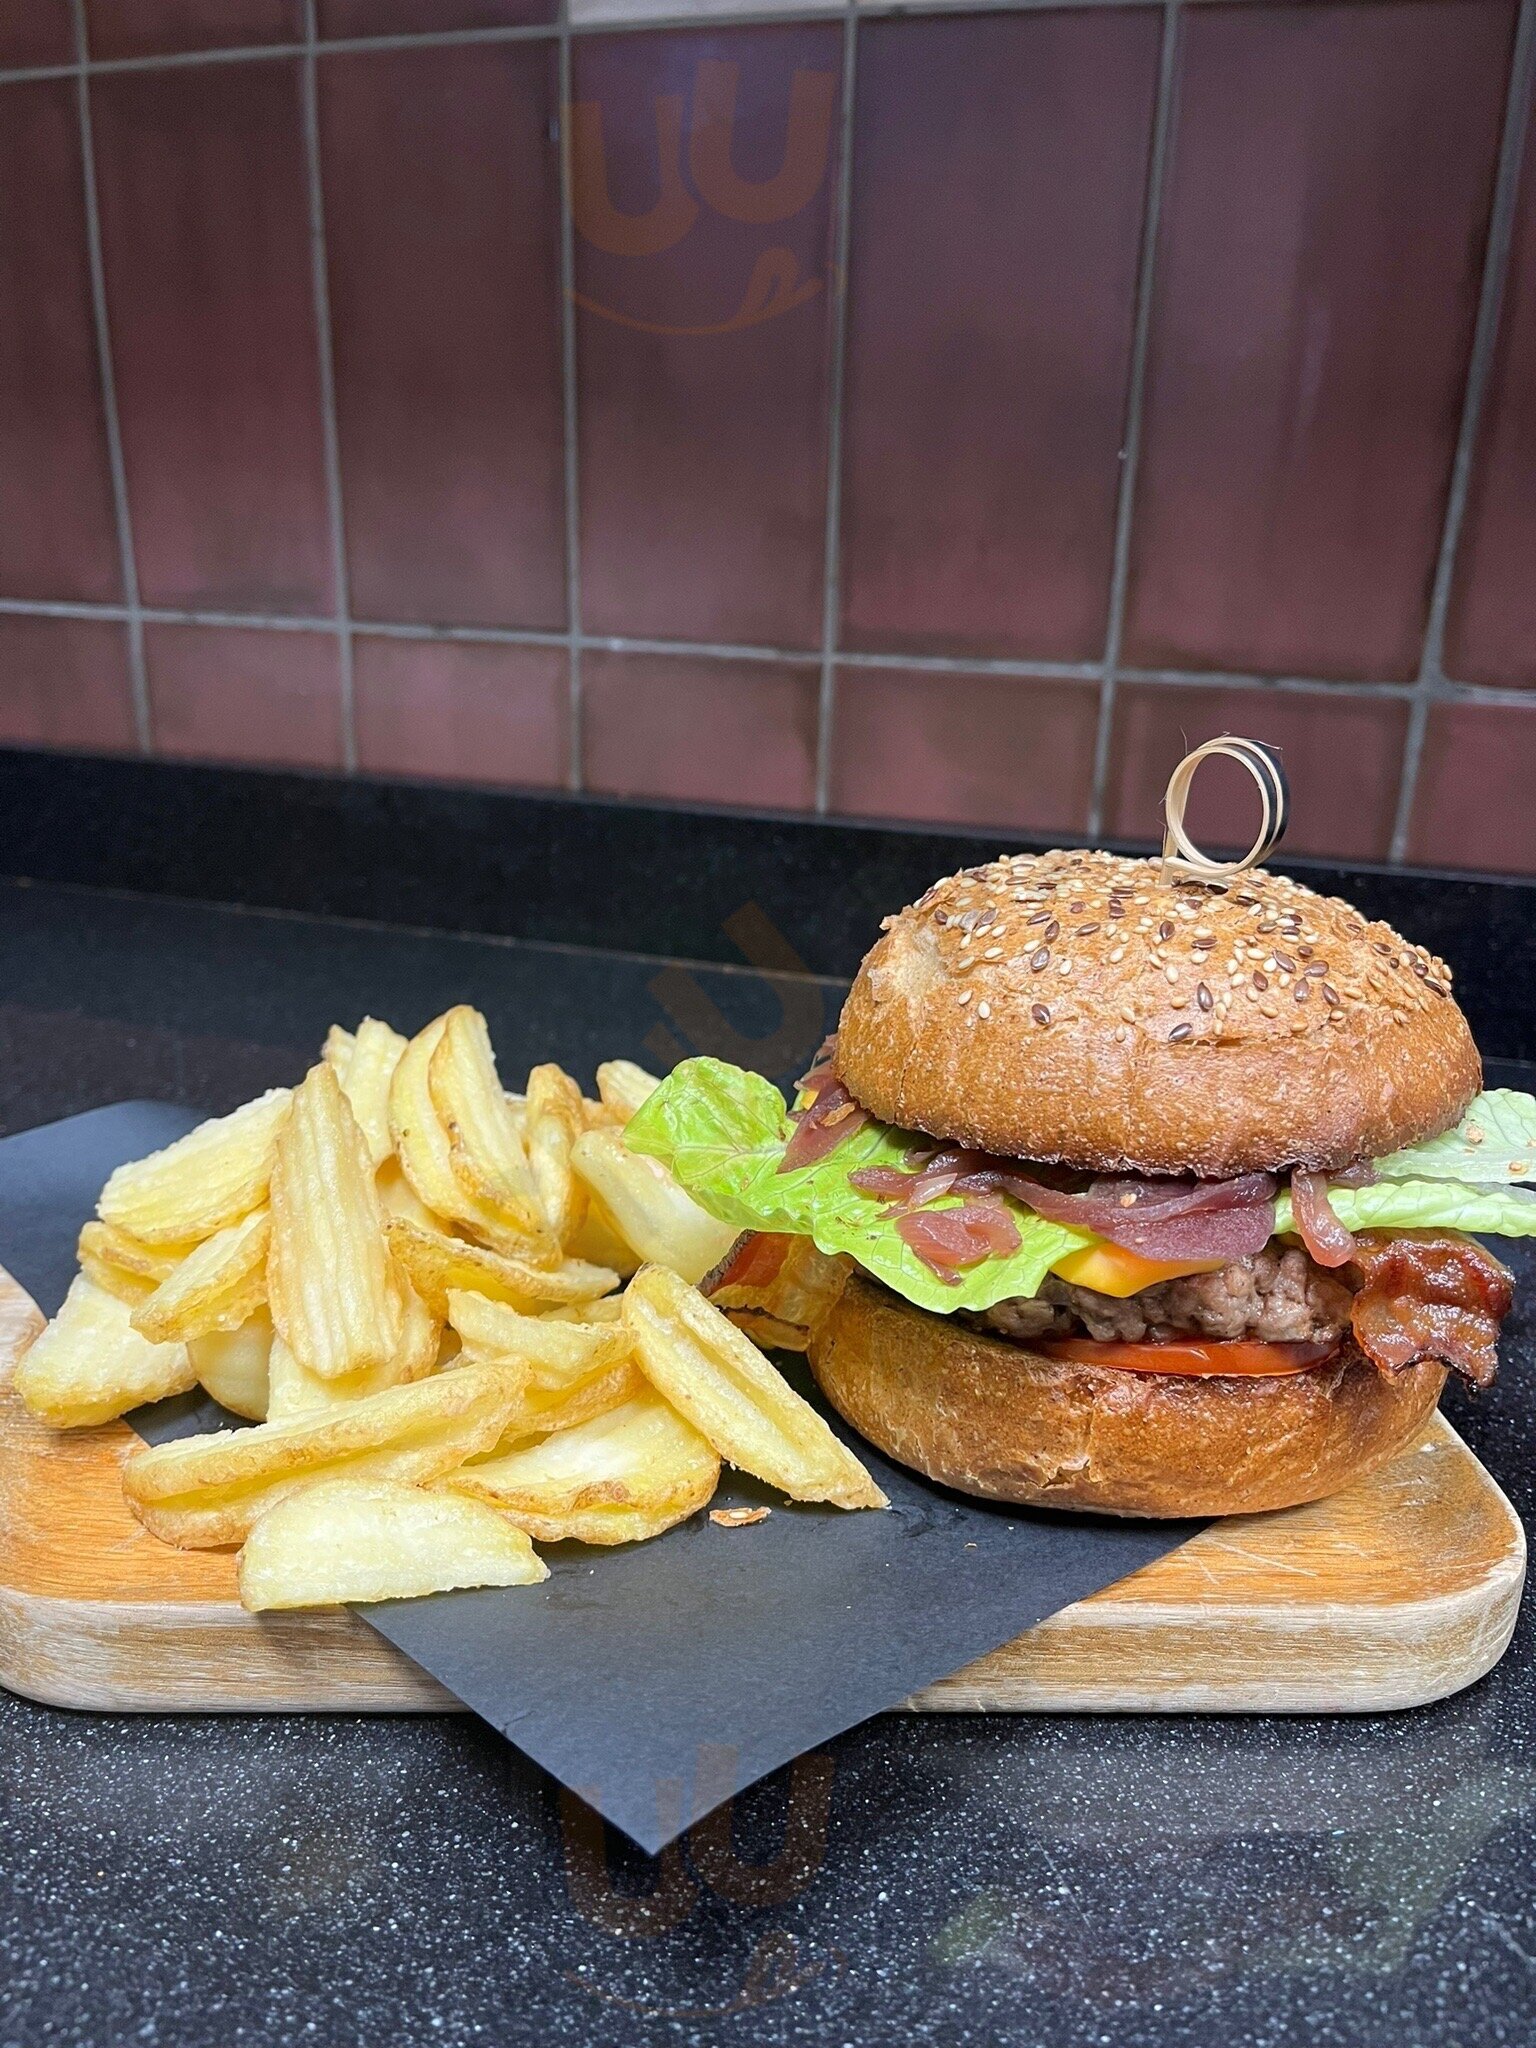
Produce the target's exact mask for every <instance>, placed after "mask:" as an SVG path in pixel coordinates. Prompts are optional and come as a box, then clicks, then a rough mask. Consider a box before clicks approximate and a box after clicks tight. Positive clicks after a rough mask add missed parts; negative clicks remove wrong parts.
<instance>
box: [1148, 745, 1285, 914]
mask: <svg viewBox="0 0 1536 2048" xmlns="http://www.w3.org/2000/svg"><path fill="white" fill-rule="evenodd" d="M1213 754H1225V755H1226V756H1227V758H1228V759H1229V760H1232V761H1237V762H1239V763H1240V764H1241V765H1242V766H1243V767H1244V768H1246V769H1247V771H1248V773H1249V774H1250V775H1251V776H1252V777H1253V779H1254V781H1255V782H1256V783H1257V784H1258V789H1259V797H1260V801H1261V802H1262V803H1263V806H1264V815H1263V819H1262V822H1261V823H1260V826H1259V836H1258V837H1257V839H1255V840H1254V842H1253V845H1252V846H1251V847H1250V848H1249V850H1248V851H1247V853H1245V854H1244V855H1243V856H1242V858H1241V859H1240V860H1212V859H1211V858H1210V856H1209V855H1208V854H1204V853H1202V852H1201V851H1200V849H1199V847H1198V846H1196V844H1195V842H1194V841H1193V840H1192V839H1191V838H1190V836H1189V834H1188V833H1187V832H1186V831H1185V829H1184V806H1185V803H1186V802H1187V801H1188V798H1189V788H1190V784H1191V783H1192V782H1193V781H1194V779H1195V770H1196V769H1197V768H1198V767H1199V766H1200V763H1201V762H1202V761H1206V760H1209V759H1210V757H1211V756H1212V755H1213ZM1163 816H1164V819H1165V820H1166V824H1165V826H1164V830H1163V879H1164V880H1165V881H1167V880H1168V879H1169V878H1170V877H1171V876H1174V875H1188V876H1190V877H1191V878H1192V879H1193V880H1195V881H1199V882H1207V883H1209V884H1210V885H1211V886H1212V887H1213V888H1216V889H1225V888H1227V887H1228V886H1229V885H1230V884H1231V883H1232V882H1234V881H1235V880H1236V879H1237V877H1238V876H1239V875H1240V874H1242V873H1244V871H1245V870H1246V869H1248V868H1251V867H1256V866H1257V865H1258V863H1259V862H1260V861H1261V860H1267V859H1268V857H1269V856H1270V854H1272V853H1273V852H1274V850H1275V848H1276V847H1277V846H1278V845H1279V844H1280V841H1281V840H1282V839H1283V838H1284V836H1285V830H1286V827H1287V826H1288V825H1289V823H1290V821H1291V786H1290V784H1289V783H1288V782H1287V781H1286V778H1285V770H1284V769H1283V768H1282V767H1281V765H1280V757H1279V755H1278V754H1277V753H1276V752H1275V751H1274V749H1273V748H1271V747H1266V746H1265V745H1264V744H1263V742H1262V741H1260V740H1244V739H1237V738H1235V737H1234V736H1233V735H1232V734H1230V733H1223V734H1222V736H1221V737H1220V739H1214V740H1207V741H1206V743H1205V745H1204V746H1203V747H1196V748H1195V749H1194V751H1193V753H1189V754H1186V755H1185V756H1184V758H1183V760H1182V761H1181V762H1180V763H1179V765H1178V767H1177V768H1175V769H1174V771H1173V773H1172V775H1171V776H1169V778H1168V793H1167V795H1166V796H1165V797H1164V799H1163Z"/></svg>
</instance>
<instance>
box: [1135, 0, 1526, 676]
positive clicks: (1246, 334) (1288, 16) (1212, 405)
mask: <svg viewBox="0 0 1536 2048" xmlns="http://www.w3.org/2000/svg"><path fill="white" fill-rule="evenodd" d="M1512 25H1513V10H1512V8H1511V7H1510V6H1509V5H1508V4H1507V0H1462V4H1457V5H1447V4H1445V0H1396V4H1392V5H1387V6H1354V5H1352V6H1309V7H1307V6H1303V7H1297V6H1288V7H1281V8H1274V7H1248V6H1237V7H1222V6H1213V7H1198V8H1194V9H1191V10H1190V12H1189V14H1188V16H1187V17H1186V23H1185V45H1184V59H1183V64H1182V67H1181V74H1180V89H1179V109H1178V133H1177V137H1176V139H1175V142H1174V147H1173V162H1172V171H1171V177H1170V182H1169V186H1168V198H1167V212H1166V215H1165V220H1164V228H1163V235H1162V243H1161V248H1160V251H1159V259H1160V271H1159V276H1160V283H1159V290H1158V295H1157V302H1156V307H1155V311H1154V316H1153V323H1152V344H1151V357H1150V363H1149V373H1148V383H1147V398H1146V407H1147V410H1146V425H1145V441H1144V451H1143V461H1142V470H1141V478H1140V492H1139V516H1138V519H1137V522H1136V537H1135V546H1134V549H1133V554H1132V585H1131V602H1130V610H1129V614H1128V618H1127V625H1126V654H1127V658H1128V659H1129V660H1131V661H1133V662H1138V663H1141V664H1144V665H1147V666H1158V665H1173V666H1184V667H1194V668H1224V669H1251V670H1259V671H1264V670H1268V671H1270V672H1276V671H1278V672H1280V673H1282V674H1283V673H1291V674H1300V675H1317V676H1351V677H1381V676H1389V677H1394V676H1401V677H1408V676H1412V675H1413V674H1414V673H1415V671H1416V669H1417V666H1418V659H1419V649H1420V645H1421V643H1422V639H1423V632H1424V623H1425V612H1426V607H1427V605H1428V601H1429V588H1430V579H1431V577H1432V575H1433V571H1434V564H1435V554H1436V548H1437V544H1438V541H1439V534H1440V524H1441V519H1442V516H1443V513H1444V507H1445V493H1446V485H1447V482H1448V480H1449V475H1450V464H1451V455H1452V450H1453V449H1454V446H1455V441H1456V429H1457V422H1458V418H1459V409H1460V398H1461V392H1462V388H1463V384H1464V380H1465V373H1466V362H1467V351H1468V347H1469V344H1470V340H1471V334H1472V320H1473V312H1474V308H1475V303H1476V298H1477V289H1478V281H1479V275H1480V251H1481V240H1482V236H1483V233H1484V230H1485V226H1486V221H1487V215H1488V205H1489V198H1490V193H1491V189H1492V176H1493V165H1494V158H1495V155H1496V152H1497V149H1498V138H1499V119H1500V114H1501V111H1502V106H1503V95H1504V79H1505V71H1506V65H1507V52H1508V48H1509V39H1510V33H1511V29H1512Z"/></svg>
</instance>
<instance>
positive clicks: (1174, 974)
mask: <svg viewBox="0 0 1536 2048" xmlns="http://www.w3.org/2000/svg"><path fill="white" fill-rule="evenodd" d="M1163 972H1164V974H1165V975H1167V977H1168V980H1169V982H1170V983H1173V982H1176V981H1177V980H1178V978H1179V970H1178V969H1177V967H1165V968H1164V969H1163Z"/></svg>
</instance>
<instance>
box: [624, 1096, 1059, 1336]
mask: <svg viewBox="0 0 1536 2048" xmlns="http://www.w3.org/2000/svg"><path fill="white" fill-rule="evenodd" d="M792 1129H793V1126H792V1125H791V1123H790V1121H789V1116H788V1113H787V1112H786V1110H785V1107H784V1101H783V1097H782V1096H781V1095H780V1094H779V1091H778V1089H777V1088H775V1087H774V1086H773V1084H772V1082H770V1081H765V1080H764V1079H763V1077H762V1076H761V1075H760V1074H749V1073H746V1072H744V1071H743V1070H742V1069H741V1068H740V1067H732V1066H728V1065H727V1064H726V1063H725V1061H723V1060H713V1059H692V1060H684V1061H683V1062H682V1064H681V1065H680V1066H678V1067H676V1068H674V1070H673V1072H672V1073H671V1074H670V1075H669V1076H668V1078H667V1079H666V1080H665V1081H663V1082H662V1084H661V1086H660V1087H659V1088H658V1089H656V1091H655V1092H654V1093H653V1094H652V1095H651V1096H650V1097H649V1098H648V1099H647V1100H646V1101H645V1102H644V1103H643V1104H642V1105H641V1107H640V1108H639V1109H638V1110H637V1111H636V1112H635V1114H634V1116H632V1117H631V1118H630V1120H629V1122H628V1124H627V1125H626V1126H625V1130H624V1142H625V1143H626V1144H627V1145H628V1146H629V1148H630V1150H631V1151H632V1152H641V1153H645V1154H646V1155H648V1156H649V1157H650V1158H652V1159H660V1160H661V1161H663V1162H664V1164H665V1165H666V1166H667V1167H669V1168H670V1169H671V1172H672V1174H673V1176H674V1178H675V1179H676V1180H678V1181H679V1182H681V1184H682V1185H683V1186H684V1187H685V1188H686V1189H687V1190H688V1192H689V1193H690V1194H691V1195H692V1196H693V1198H694V1200H695V1201H696V1202H698V1203H699V1205H700V1207H701V1208H704V1209H707V1210H708V1211H709V1213H710V1214H711V1215H712V1216H718V1217H719V1218H720V1220H721V1222H722V1223H734V1224H736V1225H737V1226H738V1227H739V1228H740V1229H742V1230H778V1231H785V1232H788V1233H789V1234H790V1235H792V1236H795V1237H809V1238H811V1239H813V1240H814V1242H815V1243H816V1245H817V1247H818V1248H819V1249H820V1250H821V1251H824V1252H834V1253H835V1252H848V1253H851V1255H852V1256H853V1257H854V1258H855V1259H857V1261H858V1262H859V1264H860V1265H861V1266H862V1267H863V1268H864V1269H865V1271H866V1272H868V1273H872V1274H874V1276H875V1278H876V1279H877V1280H883V1281H884V1282H885V1284H886V1286H887V1287H890V1288H892V1289H894V1291H895V1292H896V1293H897V1294H900V1295H903V1296H904V1297H905V1298H906V1299H907V1300H908V1301H911V1302H915V1303H916V1304H917V1306H918V1307H919V1308H926V1309H932V1310H933V1311H934V1312H935V1313H936V1314H938V1315H949V1314H952V1313H953V1312H954V1310H956V1309H959V1308H965V1309H973V1310H974V1309H984V1308H991V1307H992V1305H993V1303H994V1302H999V1301H1007V1300H1010V1299H1011V1298H1013V1297H1014V1296H1018V1295H1023V1296H1029V1295H1033V1294H1036V1293H1038V1292H1039V1289H1040V1283H1041V1282H1042V1281H1043V1280H1044V1278H1045V1276H1046V1274H1047V1273H1048V1272H1049V1271H1050V1269H1051V1267H1052V1266H1053V1265H1055V1263H1056V1261H1057V1260H1058V1259H1061V1258H1065V1257H1066V1255H1067V1253H1068V1252H1071V1251H1077V1250H1079V1249H1080V1248H1081V1247H1082V1246H1084V1245H1087V1244H1091V1243H1092V1242H1093V1240H1092V1238H1091V1237H1089V1236H1088V1235H1087V1234H1085V1233H1084V1232H1082V1231H1078V1230H1069V1229H1068V1228H1067V1227H1066V1225H1065V1224H1060V1223H1048V1222H1047V1221H1046V1219H1045V1218H1044V1217H1043V1216H1036V1215H1035V1214H1033V1212H1032V1211H1030V1210H1028V1209H1025V1208H1022V1207H1020V1206H1019V1205H1018V1204H1017V1203H1015V1202H1009V1203H1008V1208H1009V1210H1010V1213H1011V1214H1012V1216H1013V1219H1014V1222H1015V1223H1016V1224H1017V1225H1018V1228H1019V1239H1020V1242H1019V1248H1018V1250H1017V1251H1013V1252H1008V1253H1006V1254H1004V1255H1002V1256H999V1257H995V1258H989V1259H984V1260H982V1261H981V1262H980V1263H979V1264H978V1265H975V1266H969V1267H967V1268H966V1270H965V1272H964V1273H962V1274H961V1275H960V1277H959V1283H958V1285H951V1284H949V1283H947V1282H946V1281H943V1280H941V1279H940V1278H939V1276H938V1274H937V1273H935V1272H934V1271H933V1270H932V1269H931V1268H930V1267H928V1266H925V1265H924V1264H923V1262H922V1260H921V1259H920V1258H918V1257H917V1255H916V1253H915V1252H913V1251H912V1250H911V1248H910V1247H909V1246H908V1245H907V1244H905V1243H904V1242H903V1240H902V1238H901V1237H900V1235H899V1234H898V1232H897V1229H896V1225H895V1221H894V1219H893V1218H892V1216H891V1213H890V1210H889V1208H888V1206H887V1205H886V1204H885V1203H884V1202H880V1201H877V1200H876V1199H875V1197H874V1196H873V1195H865V1194H861V1193H860V1192H859V1190H858V1189H857V1188H855V1187H850V1186H849V1183H848V1176H849V1174H850V1173H852V1172H854V1171H856V1170H857V1169H858V1168H859V1167H861V1166H899V1165H900V1164H901V1162H902V1159H903V1157H904V1155H905V1154H906V1153H907V1152H908V1151H909V1150H910V1149H911V1147H912V1146H913V1145H914V1144H915V1143H917V1142H918V1140H917V1139H916V1137H915V1136H914V1134H913V1133H912V1132H910V1131H900V1130H893V1129H892V1128H891V1126H890V1125H888V1124H881V1123H875V1122H873V1121H871V1122H869V1123H866V1124H864V1125H862V1126H861V1128H860V1129H859V1130H857V1131H855V1132H854V1133H853V1135H852V1136H851V1137H849V1138H845V1139H844V1140H843V1142H842V1144H841V1145H839V1146H838V1147H837V1148H836V1150H835V1151H832V1152H829V1153H828V1154H827V1155H826V1156H825V1157H824V1158H822V1159H818V1160H816V1161H815V1162H814V1163H813V1164H811V1165H810V1166H801V1167H797V1168H796V1169H795V1170H794V1171H793V1172H790V1173H780V1172H779V1170H778V1169H779V1161H780V1160H781V1159H782V1158H783V1156H784V1147H785V1145H786V1144H787V1143H788V1142H789V1137H790V1133H791V1130H792ZM959 1200H960V1198H959V1197H952V1198H950V1199H949V1200H947V1201H939V1202H936V1203H935V1204H934V1205H933V1206H934V1208H935V1209H944V1208H951V1207H956V1206H958V1204H959Z"/></svg>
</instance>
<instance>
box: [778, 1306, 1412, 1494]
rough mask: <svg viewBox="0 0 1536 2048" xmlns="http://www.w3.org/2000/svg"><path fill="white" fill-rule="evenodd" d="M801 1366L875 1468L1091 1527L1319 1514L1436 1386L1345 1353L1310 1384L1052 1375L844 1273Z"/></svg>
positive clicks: (1380, 1459) (1058, 1370)
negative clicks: (1306, 1508) (1073, 1517)
mask: <svg viewBox="0 0 1536 2048" xmlns="http://www.w3.org/2000/svg"><path fill="white" fill-rule="evenodd" d="M809 1357H810V1364H811V1369H812V1371H813V1372H814V1373H815V1375H816V1379H817V1382H818V1383H819V1385H820V1386H821V1388H822V1391H823V1392H824V1393H825V1394H826V1396H827V1398H828V1400H829V1401H830V1402H831V1403H832V1405H833V1407H834V1408H836V1409H837V1411H838V1413H839V1414H840V1415H841V1416H843V1418H844V1419H845V1420H846V1421H848V1422H850V1423H851V1424H852V1425H853V1427H854V1428H855V1429H857V1430H858V1431H859V1432H860V1433H861V1434H862V1435H864V1436H866V1437H868V1438H869V1440H870V1442H871V1443H873V1444H876V1445H878V1446H879V1448H880V1449H881V1450H882V1451H884V1452H885V1453H886V1455H887V1456H888V1457H891V1458H894V1459H896V1460H897V1461H898V1462H899V1463H901V1464H903V1465H911V1466H914V1467H915V1468H916V1469H917V1470H918V1471H919V1472H925V1473H926V1474H927V1475H928V1477H929V1478H930V1479H936V1480H938V1481H939V1483H940V1484H941V1485H944V1486H953V1487H955V1488H956V1489H958V1490H959V1491H960V1492H962V1493H973V1494H980V1495H982V1496H983V1497H984V1498H986V1499H988V1500H1007V1501H1017V1502H1019V1503H1020V1504H1021V1505H1024V1506H1030V1507H1046V1508H1077V1509H1088V1510H1091V1511H1093V1512H1095V1513H1098V1514H1105V1515H1173V1516H1178V1515H1245V1514H1255V1513H1258V1512H1260V1511H1261V1510H1266V1509H1270V1508H1284V1507H1294V1506H1295V1505H1296V1504H1297V1503H1298V1502H1300V1501H1307V1500H1321V1499H1323V1498H1324V1497H1325V1496H1326V1495H1328V1494H1330V1493H1336V1492H1337V1491H1338V1490H1339V1488H1340V1487H1342V1486H1347V1485H1349V1484H1350V1482H1351V1481H1352V1480H1355V1479H1359V1478H1361V1477H1362V1476H1363V1475H1364V1474H1365V1473H1367V1472H1371V1471H1374V1470H1375V1468H1376V1467H1377V1466H1378V1465H1381V1464H1384V1463H1385V1461H1386V1460H1387V1459H1388V1458H1390V1457H1392V1456H1394V1454H1395V1453H1396V1452H1398V1451H1400V1450H1401V1449H1403V1448H1404V1446H1405V1445H1407V1444H1409V1443H1411V1442H1412V1441H1413V1439H1414V1438H1415V1437H1416V1436H1417V1435H1418V1433H1419V1431H1420V1430H1421V1429H1422V1428H1423V1426H1424V1424H1425V1423H1426V1422H1427V1421H1428V1420H1429V1417H1430V1415H1431V1414H1432V1413H1433V1411H1434V1407H1435V1403H1436V1402H1437V1401H1438V1400H1439V1398H1440V1390H1441V1388H1442V1387H1443V1386H1444V1384H1445V1369H1444V1367H1443V1366H1440V1365H1438V1364H1435V1363H1433V1362H1428V1363H1425V1364H1422V1365H1414V1366H1409V1367H1408V1368H1407V1369H1406V1370H1405V1371H1403V1372H1399V1373H1382V1372H1378V1371H1377V1370H1376V1368H1375V1366H1373V1365H1371V1364H1370V1363H1369V1362H1368V1361H1367V1360H1366V1359H1364V1358H1362V1356H1361V1355H1360V1353H1359V1352H1358V1351H1357V1350H1356V1349H1355V1348H1354V1346H1353V1345H1351V1344H1346V1346H1345V1347H1344V1349H1343V1350H1342V1351H1340V1352H1339V1354H1338V1356H1337V1357H1336V1358H1334V1359H1332V1360H1330V1361H1329V1362H1328V1363H1327V1364H1326V1365H1321V1366H1318V1367H1316V1368H1315V1369H1314V1370H1313V1371H1311V1372H1298V1373H1288V1374H1284V1375H1277V1376H1276V1377H1274V1378H1241V1379H1240V1378H1235V1377H1226V1376H1212V1377H1209V1378H1201V1377H1195V1376H1190V1377H1184V1376H1180V1375H1177V1374H1173V1373H1140V1372H1125V1371H1121V1370H1119V1369H1117V1368H1114V1367H1110V1366H1099V1365H1076V1364H1068V1363H1066V1362H1065V1361H1063V1360H1059V1359H1053V1358H1047V1357H1045V1356H1044V1355H1043V1354H1042V1353H1040V1352H1038V1351H1031V1350H1029V1349H1027V1348H1026V1347H1025V1346H1023V1345H1020V1344H1012V1343H1009V1342H1007V1341H1006V1340H1005V1339H1003V1338H1000V1337H992V1336H988V1335H986V1334H985V1333H984V1332H982V1331H980V1330H976V1329H973V1328H971V1327H970V1326H969V1325H968V1324H965V1323H960V1322H957V1321H956V1320H955V1318H954V1317H952V1316H935V1315H929V1314H928V1313H927V1311H926V1310H924V1309H920V1308H914V1307H913V1306H912V1304H911V1303H910V1302H906V1301H902V1300H901V1299H900V1298H899V1297H898V1296H897V1295H894V1294H892V1293H891V1292H890V1291H889V1290H888V1289H886V1288H884V1287H881V1286H880V1285H879V1284H878V1283H876V1282H874V1281H871V1280H866V1279H864V1278H863V1277H862V1276H861V1275H857V1274H855V1275H854V1276H853V1277H852V1278H851V1279H850V1280H849V1281H848V1284H847V1286H846V1287H845V1288H844V1289H843V1292H842V1294H841V1295H840V1296H839V1297H838V1300H837V1303H836V1306H835V1307H834V1308H833V1309H832V1310H831V1311H830V1313H829V1314H828V1315H827V1316H826V1317H825V1318H824V1319H823V1321H822V1322H821V1323H820V1324H819V1325H818V1326H817V1327H816V1329H815V1330H814V1331H813V1333H812V1336H811V1341H810V1351H809Z"/></svg>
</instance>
